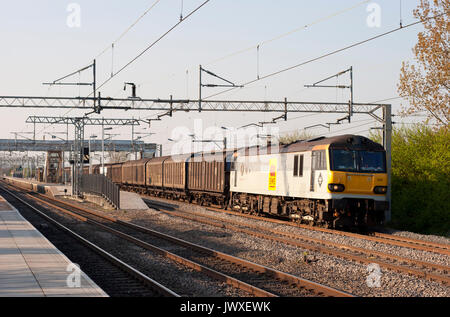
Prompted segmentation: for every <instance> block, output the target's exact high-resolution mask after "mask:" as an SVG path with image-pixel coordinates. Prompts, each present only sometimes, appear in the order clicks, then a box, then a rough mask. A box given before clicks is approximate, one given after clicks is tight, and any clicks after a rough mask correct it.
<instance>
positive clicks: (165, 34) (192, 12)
mask: <svg viewBox="0 0 450 317" xmlns="http://www.w3.org/2000/svg"><path fill="white" fill-rule="evenodd" d="M210 1H211V0H206V1H205V2H203V3H202V4H201V5H200V6H198V7H197V8H196V9H194V10H193V11H191V12H190V13H189V14H188V15H187V16H186V17H185V18H183V19H182V20H180V21H179V22H178V23H176V24H175V25H174V26H172V27H171V28H170V29H169V30H168V31H167V32H165V33H164V34H163V35H161V36H160V37H159V38H158V39H157V40H156V41H154V42H153V43H151V44H150V45H149V46H147V48H145V49H144V50H143V51H142V52H141V53H140V54H138V55H137V56H136V57H135V58H133V59H132V60H131V61H129V62H128V63H127V64H125V65H124V66H123V67H122V68H120V69H119V70H118V71H117V72H116V73H115V74H114V75H113V76H112V77H110V78H108V79H107V80H105V81H104V82H103V83H102V84H101V85H100V86H98V87H97V89H96V91H97V90H99V89H100V88H102V87H103V86H104V85H106V84H107V83H108V82H109V81H111V79H113V78H114V77H115V76H117V75H118V74H119V73H121V72H122V71H123V70H124V69H125V68H127V67H128V66H130V65H131V64H132V63H134V62H135V61H136V60H137V59H138V58H140V57H141V56H142V55H144V54H145V53H146V52H147V51H148V50H149V49H150V48H152V47H153V46H155V45H156V44H157V43H158V42H159V41H161V40H162V39H163V38H164V37H166V36H167V35H168V34H169V33H170V32H172V31H173V30H174V29H175V28H176V27H178V26H179V25H180V24H181V23H183V22H184V21H186V20H187V19H188V18H189V17H190V16H192V15H193V14H194V13H196V12H197V11H198V10H200V9H201V8H202V7H203V6H204V5H206V4H207V3H208V2H210ZM93 93H95V92H92V93H90V94H89V95H88V97H89V96H91V95H92V94H93Z"/></svg>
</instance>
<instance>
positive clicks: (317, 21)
mask: <svg viewBox="0 0 450 317" xmlns="http://www.w3.org/2000/svg"><path fill="white" fill-rule="evenodd" d="M368 2H370V0H364V1H362V2H360V3H358V4H356V5H354V6H352V7H349V8H346V9H344V10H341V11H337V12H335V13H333V14H331V15H329V16H326V17H323V18H319V19H317V20H316V21H314V22H311V23H310V24H306V25H305V26H302V27H299V28H296V29H294V30H292V31H289V32H286V33H283V34H280V35H278V36H276V37H274V38H272V39H269V40H266V41H262V42H260V43H258V44H255V45H253V46H250V47H247V48H245V49H242V50H239V51H236V52H234V53H231V54H228V55H225V56H223V57H220V58H218V59H216V60H213V61H210V62H208V63H205V64H204V65H205V66H209V65H212V64H215V63H217V62H220V61H222V60H225V59H228V58H230V57H233V56H236V55H239V54H242V53H245V52H248V51H251V50H254V49H257V48H258V46H259V47H260V48H261V46H262V45H265V44H268V43H270V42H273V41H276V40H279V39H281V38H283V37H286V36H288V35H291V34H293V33H296V32H298V31H301V30H306V29H307V28H309V27H311V26H313V25H315V24H318V23H321V22H324V21H326V20H329V19H331V18H333V17H335V16H338V15H340V14H343V13H345V12H348V11H351V10H353V9H355V8H357V7H359V6H361V5H363V4H365V3H368ZM258 64H259V63H258ZM196 67H198V65H196V66H190V67H188V69H189V70H193V69H194V68H196ZM171 76H172V75H171ZM165 78H166V77H165Z"/></svg>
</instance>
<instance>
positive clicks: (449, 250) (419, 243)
mask: <svg viewBox="0 0 450 317" xmlns="http://www.w3.org/2000/svg"><path fill="white" fill-rule="evenodd" d="M141 196H142V197H143V198H145V199H151V200H152V203H153V204H155V205H156V207H157V206H158V205H159V206H162V207H164V208H167V207H169V208H179V206H180V205H189V204H188V203H186V202H180V201H176V202H174V201H172V200H168V199H165V198H160V197H158V200H162V201H165V202H166V203H159V202H158V201H154V198H155V197H151V196H147V195H141ZM205 208H206V209H207V210H209V211H214V212H218V213H226V214H229V215H234V216H239V217H243V218H249V219H256V220H264V221H267V222H271V223H276V224H283V225H287V226H292V227H296V228H302V229H307V230H311V231H318V232H323V233H329V234H335V235H340V236H345V237H352V238H358V239H364V240H368V241H372V242H379V243H384V244H389V245H394V246H399V247H405V248H410V249H415V250H421V251H427V252H432V253H436V254H440V255H446V256H450V244H441V243H435V242H430V241H425V240H419V239H412V238H406V237H400V236H395V235H392V234H386V233H381V232H373V233H370V234H361V233H354V232H347V231H339V230H335V229H326V228H320V227H313V226H309V225H305V224H299V223H295V222H292V221H286V220H280V219H276V218H269V217H263V216H256V215H249V214H244V213H240V212H236V211H230V210H224V209H221V208H216V207H205Z"/></svg>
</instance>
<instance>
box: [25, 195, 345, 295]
mask: <svg viewBox="0 0 450 317" xmlns="http://www.w3.org/2000/svg"><path fill="white" fill-rule="evenodd" d="M27 195H28V197H29V198H32V199H35V200H36V201H39V202H40V203H43V204H46V205H47V206H50V207H52V208H56V209H58V210H59V211H62V212H65V213H66V214H68V215H71V216H73V217H77V218H79V217H81V218H83V219H84V220H85V221H87V222H88V223H91V224H94V225H96V226H97V227H99V228H101V229H102V230H105V231H108V232H110V233H113V234H115V235H117V236H120V237H121V238H124V239H126V240H128V241H130V242H133V243H135V244H136V245H138V246H140V247H142V248H145V249H147V250H150V251H152V252H157V253H158V254H161V255H164V256H166V257H168V258H170V259H172V260H174V261H176V262H178V263H180V264H183V265H185V266H187V267H189V268H191V269H194V270H197V271H199V272H203V273H205V274H208V275H209V276H211V277H213V278H216V279H218V280H220V281H222V282H225V283H227V284H229V285H231V286H233V287H236V288H239V289H242V290H244V291H246V292H248V293H249V294H251V295H254V296H295V297H304V296H333V297H350V296H352V295H351V294H348V293H345V292H342V291H339V290H336V289H333V288H330V287H327V286H324V285H321V284H318V283H314V282H311V281H308V280H305V279H302V278H299V277H296V276H293V275H290V274H287V273H283V272H280V271H277V270H274V269H271V268H268V267H265V266H262V265H258V264H256V263H252V262H249V261H246V260H243V259H240V258H237V257H234V256H231V255H228V254H225V253H222V252H218V251H215V250H212V249H208V248H205V247H202V246H200V245H197V244H193V243H190V242H188V241H184V240H181V239H178V238H175V237H172V236H169V235H166V234H163V233H160V232H157V231H154V230H151V229H148V228H144V227H141V226H138V225H135V224H131V223H128V222H124V221H121V220H118V219H115V218H112V217H108V216H105V215H103V214H101V213H99V212H96V211H93V210H89V209H86V208H81V207H80V206H76V205H73V204H69V203H67V202H63V201H60V200H54V199H51V198H49V197H46V196H42V195H40V194H32V195H31V194H30V193H27ZM37 196H39V197H37ZM149 241H151V243H150V242H149ZM168 250H171V251H170V252H169V251H168Z"/></svg>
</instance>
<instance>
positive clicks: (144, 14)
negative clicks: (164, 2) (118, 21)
mask: <svg viewBox="0 0 450 317" xmlns="http://www.w3.org/2000/svg"><path fill="white" fill-rule="evenodd" d="M160 1H161V0H156V1H155V2H154V3H153V4H152V5H151V6H150V7H149V8H148V9H147V10H145V11H144V13H143V14H142V15H141V16H139V18H138V19H137V20H136V21H134V22H133V23H132V24H131V25H130V26H129V27H128V28H126V29H125V31H124V32H122V33H121V34H120V36H119V37H118V38H117V39H116V40H114V41H113V42H112V44H111V45H108V46H107V47H106V48H105V49H104V50H103V51H102V52H101V53H99V54H98V55H97V56H96V57H95V58H94V59H98V58H99V57H101V56H102V55H103V54H105V53H106V52H107V51H108V50H109V49H110V48H111V55H112V57H111V78H112V77H113V74H114V48H115V46H116V44H117V43H118V42H119V41H120V40H121V39H122V38H124V37H125V35H126V34H127V33H128V32H130V31H131V29H133V28H134V27H135V26H136V25H137V24H138V23H139V22H140V21H141V20H142V19H143V18H144V17H145V16H146V15H147V14H148V13H149V12H150V11H151V10H152V9H153V8H154V7H155V6H156V5H157V4H158V3H159V2H160ZM89 67H90V66H87V67H85V68H83V69H80V70H78V71H76V72H74V73H72V74H69V75H67V76H65V77H63V78H61V79H59V80H62V79H64V78H67V77H69V76H71V75H73V74H76V73H80V72H81V71H83V70H85V69H87V68H89ZM72 110H73V109H70V110H68V111H67V112H66V113H64V115H63V116H67V115H68V114H69V113H70V112H71V111H72ZM48 127H49V126H44V127H43V128H42V129H41V130H40V131H39V132H37V133H42V132H43V131H45V130H46V129H47V128H48Z"/></svg>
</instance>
